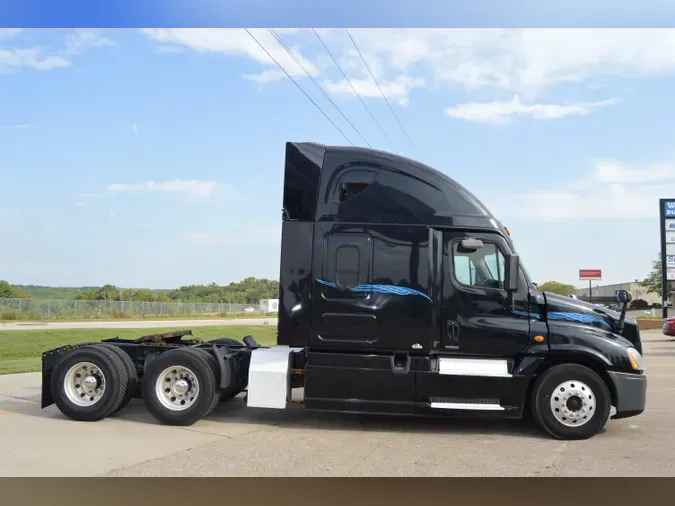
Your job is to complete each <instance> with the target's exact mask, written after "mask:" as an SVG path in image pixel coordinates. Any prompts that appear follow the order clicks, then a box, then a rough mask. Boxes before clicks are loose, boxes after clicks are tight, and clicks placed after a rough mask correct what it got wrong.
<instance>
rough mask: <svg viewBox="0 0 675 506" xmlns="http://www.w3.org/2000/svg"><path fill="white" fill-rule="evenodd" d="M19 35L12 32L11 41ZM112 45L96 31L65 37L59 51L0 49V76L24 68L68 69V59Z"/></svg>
mask: <svg viewBox="0 0 675 506" xmlns="http://www.w3.org/2000/svg"><path fill="white" fill-rule="evenodd" d="M0 32H2V31H0ZM19 33H20V31H14V32H13V34H12V39H14V38H15V36H16V35H18V34H19ZM4 39H9V36H7V34H5V36H3V37H0V41H2V40H4ZM112 45H115V42H113V41H112V40H110V39H107V38H105V37H101V36H100V35H99V34H98V31H94V30H75V31H74V32H72V33H70V34H69V35H68V36H66V38H65V42H64V46H63V48H61V49H56V50H53V49H47V48H43V47H29V48H19V47H0V74H9V73H13V72H19V71H21V70H22V69H24V68H31V69H34V70H39V71H48V70H53V69H58V68H65V67H70V66H71V61H70V59H71V58H72V57H73V56H80V55H82V54H83V53H84V52H85V51H86V50H87V49H89V48H93V47H104V46H112Z"/></svg>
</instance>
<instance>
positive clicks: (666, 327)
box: [663, 316, 675, 336]
mask: <svg viewBox="0 0 675 506" xmlns="http://www.w3.org/2000/svg"><path fill="white" fill-rule="evenodd" d="M663 333H664V334H665V335H667V336H675V316H674V317H672V318H668V319H667V320H664V322H663Z"/></svg>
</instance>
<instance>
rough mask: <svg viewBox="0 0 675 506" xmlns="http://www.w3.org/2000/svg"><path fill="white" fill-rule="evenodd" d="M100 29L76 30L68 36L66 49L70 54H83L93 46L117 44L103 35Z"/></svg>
mask: <svg viewBox="0 0 675 506" xmlns="http://www.w3.org/2000/svg"><path fill="white" fill-rule="evenodd" d="M100 33H101V31H100V30H75V31H74V32H73V33H71V34H70V35H69V36H68V37H67V38H66V51H67V52H68V53H69V54H73V55H81V54H82V53H84V52H85V51H86V50H87V49H89V48H92V47H109V46H115V45H116V43H115V42H114V41H112V40H110V39H107V38H105V37H101V35H100Z"/></svg>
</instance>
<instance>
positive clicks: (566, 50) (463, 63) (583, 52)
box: [144, 29, 675, 116]
mask: <svg viewBox="0 0 675 506" xmlns="http://www.w3.org/2000/svg"><path fill="white" fill-rule="evenodd" d="M317 31H318V33H319V34H320V35H321V37H322V39H323V41H324V42H325V43H326V45H327V46H328V47H329V49H330V51H331V53H332V54H333V55H334V56H335V57H336V59H337V60H338V61H339V62H340V65H341V66H342V68H343V70H344V71H345V73H346V74H347V76H348V77H349V80H350V81H351V82H352V83H353V84H354V86H355V88H356V89H357V90H358V91H359V93H360V94H361V93H362V94H363V96H365V97H372V98H380V93H379V91H378V90H377V88H376V87H375V85H374V83H373V82H372V79H371V78H370V75H369V73H368V72H367V70H366V68H365V66H364V64H363V61H361V56H360V55H359V54H358V52H356V50H355V49H354V46H353V45H352V43H351V41H350V40H349V37H347V34H346V33H345V32H344V31H342V30H323V29H321V30H317ZM252 32H253V33H254V35H255V36H256V37H257V38H258V39H259V40H260V42H261V43H262V44H263V45H264V46H265V47H266V48H267V49H268V50H269V51H270V52H271V53H272V54H273V56H274V57H275V58H277V59H278V61H279V62H280V63H281V65H283V67H284V68H285V69H286V70H287V71H288V72H289V73H290V74H291V75H293V76H294V77H296V76H302V75H304V74H303V72H302V70H301V69H300V68H299V67H298V65H297V64H296V63H295V62H294V61H293V60H292V58H291V57H290V56H289V55H288V54H287V53H286V51H285V50H284V49H283V48H282V47H281V46H280V45H279V44H278V42H277V41H276V40H275V39H274V37H272V36H271V35H270V34H269V33H268V32H267V31H266V30H252ZM144 33H145V34H146V35H147V36H148V37H150V38H151V39H153V40H155V41H157V42H158V43H159V44H162V45H169V44H170V45H172V47H183V48H190V49H192V50H195V51H199V52H219V53H224V54H232V55H240V56H242V57H247V58H250V59H252V60H254V61H256V62H258V63H261V64H263V65H266V66H267V68H265V69H263V71H262V72H261V73H257V74H246V75H244V77H245V78H247V79H250V80H252V81H255V82H257V83H261V82H264V83H270V82H273V81H277V80H280V79H283V78H284V75H283V73H282V72H281V71H279V69H277V67H276V66H275V65H274V63H273V62H272V61H271V60H270V59H269V57H267V56H266V55H265V53H264V52H263V51H262V50H261V49H260V47H258V45H257V44H256V43H255V41H253V40H252V39H251V38H250V37H249V36H248V34H247V33H246V32H245V31H244V30H232V29H213V30H201V29H197V30H183V29H177V30H145V31H144ZM350 33H351V34H352V36H353V37H354V39H355V41H356V43H357V45H358V47H359V49H360V50H361V52H362V54H363V57H364V58H365V60H366V61H367V62H368V66H369V67H370V69H371V71H372V72H373V74H374V75H375V77H376V79H377V81H378V83H380V86H381V87H382V89H383V91H385V94H386V95H387V98H391V99H392V100H395V101H397V102H398V103H400V104H406V103H407V102H408V100H409V98H408V97H409V95H410V94H411V92H412V91H413V90H415V89H419V88H422V87H425V86H430V85H435V86H445V87H448V86H450V87H460V88H463V89H465V90H467V91H474V90H478V89H488V90H489V89H492V90H495V91H499V92H502V93H504V92H505V93H508V94H510V95H514V94H515V95H520V96H522V97H523V99H524V101H525V102H526V103H531V102H533V101H534V100H535V98H536V97H537V96H538V95H540V94H541V92H542V91H544V90H546V89H548V88H550V87H552V86H555V85H557V84H559V83H567V84H569V85H574V84H580V83H582V82H583V81H586V80H589V79H597V78H602V79H605V78H607V77H612V76H621V77H643V76H657V75H667V74H673V73H675V30H649V29H644V30H620V29H618V30H592V29H572V30H537V29H531V30H528V29H525V30H510V29H508V30H462V29H435V30H429V29H377V30H369V29H354V30H350ZM283 37H284V41H285V42H286V44H287V45H288V46H289V47H292V48H294V52H295V53H296V54H297V55H299V58H302V61H303V63H304V65H305V66H306V67H307V68H308V70H310V71H311V72H312V75H313V76H318V75H320V76H321V77H322V81H323V82H324V83H325V85H326V86H327V88H328V89H329V90H330V91H331V92H332V93H334V94H349V93H353V92H352V90H351V87H350V86H349V85H348V83H346V82H345V81H344V78H343V76H342V75H341V74H340V72H339V70H338V69H337V68H336V67H335V65H334V64H333V62H332V61H331V60H330V58H329V56H328V55H327V54H326V52H325V50H324V49H323V48H322V47H321V45H320V44H319V42H318V41H317V39H316V38H315V37H314V34H313V33H311V32H308V31H306V30H301V31H293V30H290V31H285V32H284V33H283ZM310 62H311V63H310ZM581 89H582V90H584V91H589V88H588V85H587V84H584V86H583V87H582V88H581ZM572 105H578V104H572ZM560 107H561V106H549V107H548V108H547V109H540V111H541V112H540V114H544V115H553V116H555V115H559V114H562V115H567V114H575V112H573V110H571V109H569V107H571V106H568V107H567V108H564V109H561V108H560ZM580 107H582V110H584V105H583V104H582V105H581V106H580Z"/></svg>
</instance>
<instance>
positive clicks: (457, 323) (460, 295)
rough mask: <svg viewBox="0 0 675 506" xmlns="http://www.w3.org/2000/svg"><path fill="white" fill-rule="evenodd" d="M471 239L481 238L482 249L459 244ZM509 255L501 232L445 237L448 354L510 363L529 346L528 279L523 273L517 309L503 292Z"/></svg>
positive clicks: (516, 297)
mask: <svg viewBox="0 0 675 506" xmlns="http://www.w3.org/2000/svg"><path fill="white" fill-rule="evenodd" d="M468 237H471V238H474V239H479V240H480V241H482V243H483V244H482V246H481V247H478V248H477V249H464V248H463V247H462V245H461V244H460V243H461V241H462V239H465V238H468ZM508 252H510V248H509V246H508V243H507V242H506V240H505V239H504V238H503V237H501V236H500V235H497V234H491V233H482V234H481V233H478V234H467V233H462V232H444V233H443V289H442V297H441V325H442V328H441V336H442V337H441V349H442V350H443V351H445V352H451V353H459V354H462V355H483V356H486V358H487V357H489V356H492V357H495V358H496V357H500V358H504V359H507V358H509V357H512V356H514V355H515V354H517V353H518V352H520V351H522V350H523V349H525V348H526V347H527V346H528V345H529V343H530V321H529V318H528V316H527V313H528V309H529V308H528V287H527V286H526V281H525V277H524V276H523V275H522V273H521V278H520V283H519V288H518V292H516V293H515V295H514V306H513V307H510V306H509V305H508V304H507V300H508V299H507V293H506V291H505V290H503V289H502V287H503V282H504V255H505V254H506V253H508Z"/></svg>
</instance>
